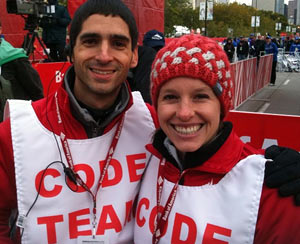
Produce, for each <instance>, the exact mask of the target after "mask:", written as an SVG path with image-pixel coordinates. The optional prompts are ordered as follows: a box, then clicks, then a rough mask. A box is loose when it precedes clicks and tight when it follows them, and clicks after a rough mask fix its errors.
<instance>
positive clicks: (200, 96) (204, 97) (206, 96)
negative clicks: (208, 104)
mask: <svg viewBox="0 0 300 244" xmlns="http://www.w3.org/2000/svg"><path fill="white" fill-rule="evenodd" d="M206 98H209V95H208V94H204V93H201V94H197V95H195V99H199V100H200V99H206Z"/></svg>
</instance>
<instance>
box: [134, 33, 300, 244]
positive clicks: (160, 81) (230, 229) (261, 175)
mask: <svg viewBox="0 0 300 244" xmlns="http://www.w3.org/2000/svg"><path fill="white" fill-rule="evenodd" d="M230 73H231V72H230V63H229V62H228V59H227V55H226V53H225V52H224V50H223V49H222V47H220V46H219V45H218V44H217V43H216V42H215V41H213V40H211V39H209V38H207V37H204V36H200V35H193V34H191V35H186V36H182V37H180V38H179V39H175V40H174V41H172V42H170V43H168V44H167V45H166V46H165V47H164V48H162V49H161V50H160V51H159V52H158V53H157V55H156V58H155V60H154V62H153V66H152V71H151V95H152V102H153V105H154V107H155V109H156V111H157V117H158V121H159V124H160V129H159V130H157V131H156V132H155V134H154V136H153V142H152V144H149V145H147V149H148V150H149V151H150V152H151V153H152V155H153V156H152V157H151V161H150V162H149V164H148V168H147V170H146V172H145V175H144V176H143V179H142V185H141V189H140V192H139V195H138V201H137V212H136V222H135V231H134V240H135V241H134V243H153V244H155V243H160V244H163V243H189V244H190V243H204V242H205V243H217V242H220V243H223V242H224V243H254V244H257V243H273V244H282V243H289V244H297V243H299V240H300V232H299V223H300V208H298V207H296V206H295V205H294V202H293V198H292V197H289V198H285V199H283V198H280V197H279V196H278V193H277V191H276V190H274V189H270V188H267V187H266V185H265V184H264V180H265V179H267V178H268V174H269V168H268V163H267V159H266V158H265V157H264V155H263V154H264V152H263V151H262V150H257V149H255V148H253V147H251V146H250V145H249V144H245V143H243V142H242V141H241V140H240V138H239V137H238V136H237V135H236V134H235V132H234V129H233V125H232V123H230V122H228V121H226V120H225V117H226V115H227V113H228V111H229V108H230V107H231V103H232V98H233V97H232V96H233V80H232V78H231V76H230ZM298 154H299V153H298V152H295V155H298Z"/></svg>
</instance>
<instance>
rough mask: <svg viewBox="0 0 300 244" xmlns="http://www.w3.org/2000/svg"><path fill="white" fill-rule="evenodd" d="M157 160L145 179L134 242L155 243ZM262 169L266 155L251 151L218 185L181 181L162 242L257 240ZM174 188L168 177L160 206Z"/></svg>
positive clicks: (189, 243)
mask: <svg viewBox="0 0 300 244" xmlns="http://www.w3.org/2000/svg"><path fill="white" fill-rule="evenodd" d="M220 163H221V162H220ZM158 164H159V161H158V159H157V158H155V157H152V160H151V161H150V163H149V165H148V168H147V171H146V172H145V176H144V178H143V181H142V186H141V190H140V193H139V200H138V205H137V213H136V222H135V230H134V240H135V244H143V243H152V232H153V225H154V220H155V217H156V181H157V173H158ZM264 169H265V159H264V158H263V157H262V156H261V155H252V156H249V157H247V158H246V159H244V160H241V161H240V162H239V163H238V164H237V165H236V166H235V167H234V168H233V169H232V170H231V171H230V172H229V173H227V174H226V175H225V176H224V177H223V178H222V180H221V181H220V182H219V183H218V184H215V185H212V184H207V185H203V186H193V187H191V186H182V185H180V186H179V187H178V191H177V195H176V199H175V202H174V205H173V208H172V210H171V212H170V215H169V219H168V225H167V231H166V234H165V235H164V236H162V237H161V239H160V241H159V244H167V243H168V244H170V243H172V244H176V243H180V244H194V243H197V244H201V243H202V244H208V243H224V244H226V243H230V244H240V243H243V244H244V243H253V238H254V232H255V226H256V220H257V213H258V208H259V202H260V197H261V190H262V185H263V179H264ZM186 180H187V179H186ZM173 186H174V184H173V183H171V182H169V181H167V180H165V181H164V184H163V193H162V200H161V202H162V206H165V203H166V201H167V198H168V197H169V195H170V193H171V190H172V188H173ZM150 230H151V231H150Z"/></svg>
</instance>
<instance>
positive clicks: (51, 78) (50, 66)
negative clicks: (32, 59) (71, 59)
mask: <svg viewBox="0 0 300 244" xmlns="http://www.w3.org/2000/svg"><path fill="white" fill-rule="evenodd" d="M32 66H33V67H34V68H35V69H36V70H37V71H38V73H39V74H40V77H41V81H42V84H43V88H44V95H45V96H47V93H48V91H49V94H50V93H52V92H54V91H56V89H57V88H58V86H59V85H60V83H61V82H62V80H63V77H64V75H65V72H66V71H67V69H68V67H69V66H70V63H68V62H65V63H64V62H57V63H35V64H32Z"/></svg>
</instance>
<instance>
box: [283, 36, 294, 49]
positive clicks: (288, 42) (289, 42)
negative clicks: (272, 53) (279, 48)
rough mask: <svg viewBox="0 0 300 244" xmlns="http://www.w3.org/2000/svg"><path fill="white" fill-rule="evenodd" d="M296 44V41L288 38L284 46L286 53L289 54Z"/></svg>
mask: <svg viewBox="0 0 300 244" xmlns="http://www.w3.org/2000/svg"><path fill="white" fill-rule="evenodd" d="M293 43H294V40H293V38H291V37H290V36H287V37H286V39H285V42H284V46H285V49H284V50H285V52H289V51H290V48H291V46H292V45H293Z"/></svg>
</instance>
